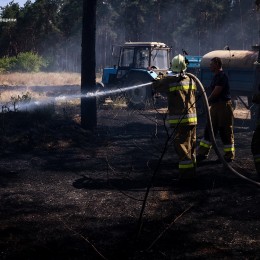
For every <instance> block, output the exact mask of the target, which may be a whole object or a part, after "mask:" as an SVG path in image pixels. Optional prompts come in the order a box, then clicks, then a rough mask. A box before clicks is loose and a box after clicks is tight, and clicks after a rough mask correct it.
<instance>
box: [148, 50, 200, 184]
mask: <svg viewBox="0 0 260 260" xmlns="http://www.w3.org/2000/svg"><path fill="white" fill-rule="evenodd" d="M185 70H186V63H185V58H184V57H183V56H182V55H180V54H179V55H177V56H175V57H174V58H173V59H172V63H171V71H170V72H168V73H167V74H166V75H164V76H162V77H161V78H157V80H156V81H155V82H154V83H153V88H154V91H155V92H164V93H166V94H167V99H168V118H167V122H168V123H169V126H170V127H171V128H174V130H173V131H174V135H173V144H174V148H175V150H176V153H177V154H178V157H179V174H180V175H179V178H180V180H183V179H192V178H194V177H195V166H196V163H195V160H196V154H195V153H196V125H197V114H196V104H195V94H196V85H195V83H194V81H193V80H192V79H191V78H189V77H188V76H187V75H185Z"/></svg>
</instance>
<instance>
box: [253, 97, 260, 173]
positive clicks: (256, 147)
mask: <svg viewBox="0 0 260 260" xmlns="http://www.w3.org/2000/svg"><path fill="white" fill-rule="evenodd" d="M252 102H253V103H255V104H257V105H258V118H257V122H256V129H255V131H254V134H253V138H252V141H251V152H252V154H253V157H254V163H255V169H256V171H257V173H258V175H259V176H260V119H259V116H260V106H259V104H260V93H258V94H254V95H253V98H252Z"/></svg>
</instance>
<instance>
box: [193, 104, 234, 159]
mask: <svg viewBox="0 0 260 260" xmlns="http://www.w3.org/2000/svg"><path fill="white" fill-rule="evenodd" d="M210 115H211V120H212V127H213V132H214V135H215V136H217V135H218V134H219V135H220V138H221V141H222V143H223V145H224V147H223V150H224V158H225V159H226V160H227V161H230V160H234V159H235V146H234V132H233V123H234V116H233V107H232V103H231V101H226V102H224V101H223V102H218V103H215V104H213V105H212V106H211V108H210ZM209 131H210V130H209V124H208V123H207V125H206V128H205V132H204V138H203V139H202V140H201V141H200V144H199V148H198V151H197V153H198V156H199V155H202V156H206V157H207V156H208V155H209V152H210V149H211V147H212V143H211V141H210V132H209Z"/></svg>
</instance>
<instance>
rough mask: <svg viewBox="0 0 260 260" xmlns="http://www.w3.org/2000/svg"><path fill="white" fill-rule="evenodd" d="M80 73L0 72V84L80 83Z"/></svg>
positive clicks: (41, 84)
mask: <svg viewBox="0 0 260 260" xmlns="http://www.w3.org/2000/svg"><path fill="white" fill-rule="evenodd" d="M80 79H81V75H80V73H67V72H60V73H56V72H55V73H54V72H48V73H47V72H38V73H19V72H15V73H2V74H0V85H3V86H57V85H80Z"/></svg>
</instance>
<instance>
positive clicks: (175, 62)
mask: <svg viewBox="0 0 260 260" xmlns="http://www.w3.org/2000/svg"><path fill="white" fill-rule="evenodd" d="M186 68H187V66H186V62H185V58H184V57H183V56H182V55H180V54H179V55H177V56H175V57H174V58H173V59H172V67H171V70H172V71H173V72H177V73H180V72H182V71H185V70H186Z"/></svg>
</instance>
